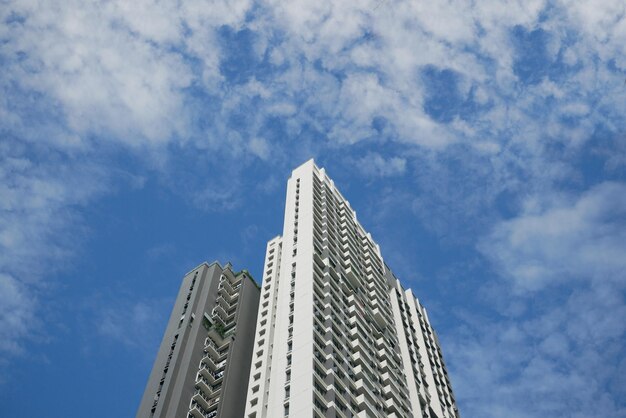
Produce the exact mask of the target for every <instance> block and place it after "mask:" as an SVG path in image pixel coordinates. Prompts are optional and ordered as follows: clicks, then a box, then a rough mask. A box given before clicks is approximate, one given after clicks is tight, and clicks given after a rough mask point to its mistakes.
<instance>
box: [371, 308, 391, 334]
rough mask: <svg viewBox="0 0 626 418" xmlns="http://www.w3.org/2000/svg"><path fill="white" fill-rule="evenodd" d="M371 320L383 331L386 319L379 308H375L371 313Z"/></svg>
mask: <svg viewBox="0 0 626 418" xmlns="http://www.w3.org/2000/svg"><path fill="white" fill-rule="evenodd" d="M372 318H373V319H374V322H375V323H376V325H378V327H379V328H381V329H384V328H385V327H386V326H387V319H386V318H385V316H384V314H383V313H382V311H381V310H380V308H376V309H374V310H373V311H372Z"/></svg>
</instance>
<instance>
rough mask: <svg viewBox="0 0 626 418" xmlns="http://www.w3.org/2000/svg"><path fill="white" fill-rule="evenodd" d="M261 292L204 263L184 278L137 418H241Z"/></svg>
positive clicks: (245, 277)
mask: <svg viewBox="0 0 626 418" xmlns="http://www.w3.org/2000/svg"><path fill="white" fill-rule="evenodd" d="M258 304H259V288H258V286H257V284H256V282H255V281H254V280H253V279H252V277H251V276H250V275H249V274H248V272H247V271H246V270H243V271H240V272H234V271H233V270H232V267H231V265H230V264H227V265H226V266H224V267H222V266H220V265H219V264H218V263H217V262H214V263H212V264H210V265H209V264H207V263H203V264H201V265H199V266H198V267H196V268H195V269H193V270H191V271H190V272H189V273H187V274H186V275H185V277H184V278H183V282H182V285H181V287H180V290H179V292H178V297H177V298H176V302H175V304H174V309H173V310H172V314H171V316H170V319H169V322H168V325H167V328H166V331H165V335H164V337H163V340H162V342H161V346H160V348H159V351H158V354H157V358H156V360H155V362H154V366H153V368H152V372H151V374H150V377H149V379H148V383H147V385H146V389H145V392H144V395H143V398H142V400H141V404H140V406H139V410H138V412H137V418H152V417H158V418H170V417H171V418H215V417H242V416H243V414H244V408H245V405H244V403H245V396H246V383H247V381H248V377H249V376H248V375H249V373H250V361H251V358H252V348H253V345H252V343H253V338H254V329H255V326H256V315H257V311H258Z"/></svg>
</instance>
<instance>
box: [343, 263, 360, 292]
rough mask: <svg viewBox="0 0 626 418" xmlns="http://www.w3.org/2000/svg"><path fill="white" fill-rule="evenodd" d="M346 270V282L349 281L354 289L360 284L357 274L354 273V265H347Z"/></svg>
mask: <svg viewBox="0 0 626 418" xmlns="http://www.w3.org/2000/svg"><path fill="white" fill-rule="evenodd" d="M345 272H346V275H345V277H346V279H348V283H350V284H351V285H352V286H353V287H354V288H355V289H356V288H358V287H359V286H360V284H361V282H360V280H359V278H358V276H357V275H356V272H355V270H354V267H347V268H346V269H345Z"/></svg>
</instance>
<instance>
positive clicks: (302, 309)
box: [244, 160, 459, 418]
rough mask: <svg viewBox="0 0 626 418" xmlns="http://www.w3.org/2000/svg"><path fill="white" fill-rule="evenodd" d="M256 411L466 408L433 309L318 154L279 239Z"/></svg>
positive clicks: (453, 415)
mask: <svg viewBox="0 0 626 418" xmlns="http://www.w3.org/2000/svg"><path fill="white" fill-rule="evenodd" d="M244 416H245V417H247V418H276V417H283V416H292V417H298V418H313V417H316V418H317V417H341V418H350V417H361V418H365V417H416V418H417V417H423V418H457V417H459V414H458V410H457V408H456V404H455V400H454V396H453V393H452V389H451V386H450V382H449V379H448V375H447V372H446V369H445V366H444V363H443V358H442V355H441V350H440V348H439V344H438V340H437V337H436V334H435V333H434V331H433V329H432V327H431V326H430V323H429V320H428V316H427V314H426V311H425V309H424V308H423V307H422V306H421V304H420V303H419V301H418V300H417V299H416V298H415V297H414V295H413V294H412V292H411V290H405V289H404V288H403V287H402V285H401V284H400V282H399V281H398V280H397V279H396V277H395V276H394V275H393V273H392V272H391V271H390V270H389V268H388V267H387V265H386V264H385V263H384V260H383V258H382V256H381V253H380V249H379V247H378V245H377V244H376V243H375V242H374V241H373V240H372V238H371V235H370V234H369V233H367V232H366V231H365V230H364V229H363V227H362V226H361V225H360V224H359V222H358V221H357V218H356V214H355V212H354V211H353V210H352V209H351V207H350V204H349V203H348V201H347V200H346V199H345V198H344V197H343V196H342V195H341V193H340V192H339V191H338V190H337V188H336V187H335V185H334V183H333V181H332V180H331V179H330V178H329V177H328V176H327V175H326V173H325V170H324V169H320V168H318V167H317V166H316V165H315V163H314V162H313V160H310V161H308V162H306V163H304V164H303V165H301V166H300V167H298V168H296V169H295V170H294V171H293V173H292V175H291V178H290V179H289V181H288V184H287V199H286V205H285V218H284V226H283V235H282V236H279V237H276V238H274V239H272V240H271V241H269V242H268V245H267V249H266V256H265V266H264V274H263V280H262V285H261V299H260V302H259V311H258V315H257V326H256V332H255V337H254V348H253V354H252V362H251V370H250V380H249V384H248V393H247V396H246V405H245V415H244Z"/></svg>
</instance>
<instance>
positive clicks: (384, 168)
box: [355, 153, 406, 177]
mask: <svg viewBox="0 0 626 418" xmlns="http://www.w3.org/2000/svg"><path fill="white" fill-rule="evenodd" d="M355 164H356V167H357V169H358V170H359V171H361V172H362V173H363V174H365V175H366V176H368V177H391V176H398V175H402V174H404V172H405V171H406V159H404V158H400V157H390V158H384V157H383V156H381V155H380V154H378V153H369V154H367V155H365V156H364V157H362V158H359V159H358V160H357V161H356V162H355Z"/></svg>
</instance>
